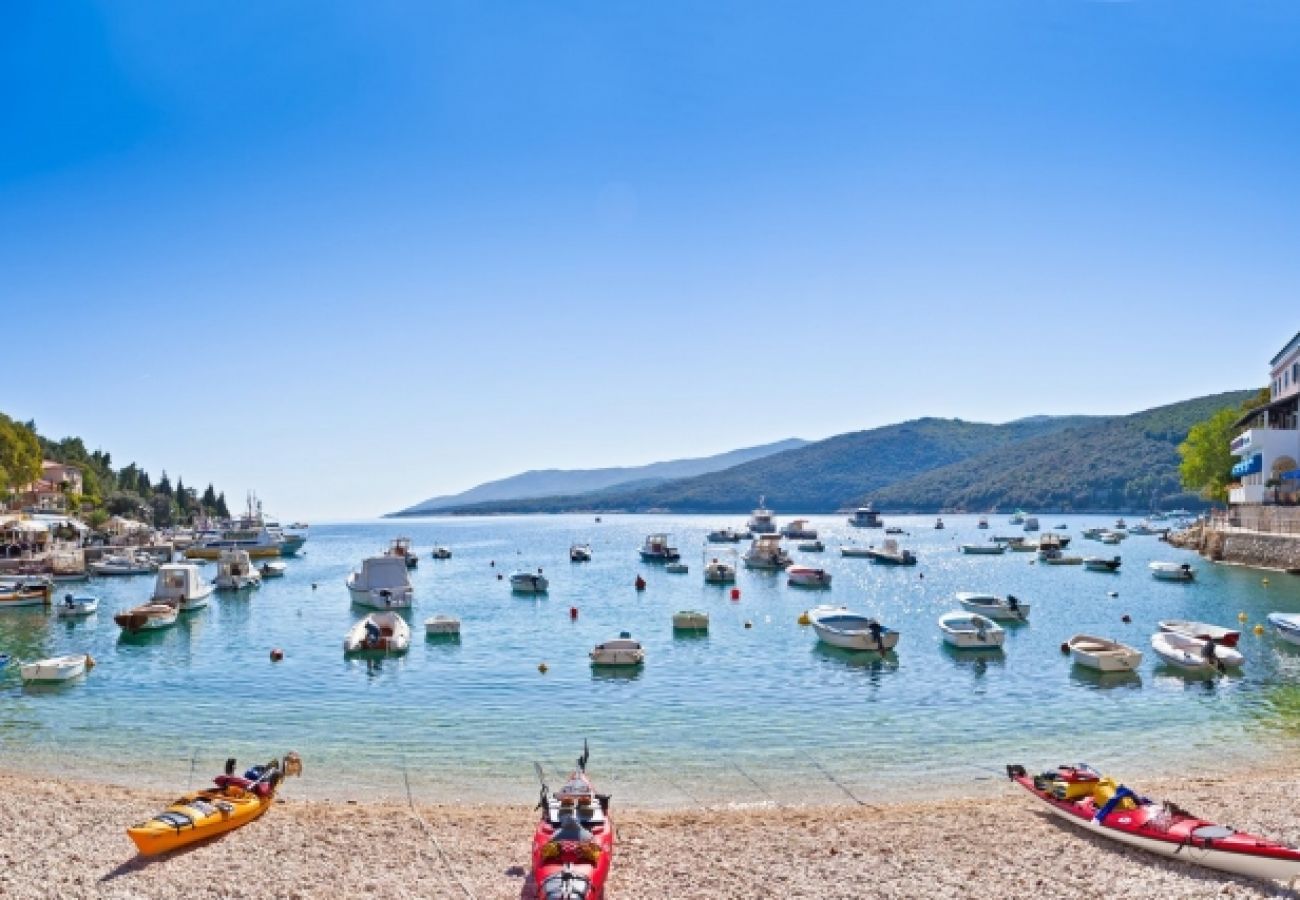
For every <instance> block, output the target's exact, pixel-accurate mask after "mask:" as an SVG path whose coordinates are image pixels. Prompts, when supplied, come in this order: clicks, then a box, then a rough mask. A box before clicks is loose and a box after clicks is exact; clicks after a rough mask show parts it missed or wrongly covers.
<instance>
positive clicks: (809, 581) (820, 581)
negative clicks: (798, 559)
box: [785, 566, 831, 588]
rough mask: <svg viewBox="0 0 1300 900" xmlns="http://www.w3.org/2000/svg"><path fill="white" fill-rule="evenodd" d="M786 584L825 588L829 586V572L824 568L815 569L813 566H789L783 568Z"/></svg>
mask: <svg viewBox="0 0 1300 900" xmlns="http://www.w3.org/2000/svg"><path fill="white" fill-rule="evenodd" d="M785 574H786V584H787V585H789V586H790V587H817V588H827V587H830V586H831V573H830V572H827V571H826V570H825V569H817V568H814V567H813V566H790V567H789V568H787V569H786V570H785Z"/></svg>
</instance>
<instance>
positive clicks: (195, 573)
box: [149, 563, 213, 612]
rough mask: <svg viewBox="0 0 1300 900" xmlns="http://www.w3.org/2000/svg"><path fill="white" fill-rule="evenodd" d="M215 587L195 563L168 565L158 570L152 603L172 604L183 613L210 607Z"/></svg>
mask: <svg viewBox="0 0 1300 900" xmlns="http://www.w3.org/2000/svg"><path fill="white" fill-rule="evenodd" d="M212 589H213V585H212V583H211V582H209V581H207V580H206V579H205V578H204V577H203V573H202V572H200V571H199V567H198V566H196V565H195V564H194V563H167V564H166V565H163V566H160V567H159V568H158V577H157V578H156V579H154V584H153V596H152V597H151V598H149V602H150V603H170V604H171V605H173V606H175V607H177V608H178V609H179V610H180V611H181V612H189V611H190V610H195V609H202V608H203V607H205V606H207V605H208V598H209V597H211V596H212Z"/></svg>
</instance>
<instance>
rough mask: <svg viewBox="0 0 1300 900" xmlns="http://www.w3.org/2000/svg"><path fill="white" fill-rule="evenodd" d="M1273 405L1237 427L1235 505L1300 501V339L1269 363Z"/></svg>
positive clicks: (1231, 496) (1251, 414) (1232, 497)
mask: <svg viewBox="0 0 1300 900" xmlns="http://www.w3.org/2000/svg"><path fill="white" fill-rule="evenodd" d="M1269 365H1270V366H1271V372H1270V373H1269V401H1268V403H1266V404H1264V405H1263V406H1261V407H1259V408H1258V409H1252V410H1251V411H1250V412H1248V413H1246V415H1244V416H1242V417H1241V419H1240V420H1239V421H1238V422H1237V426H1238V427H1239V428H1244V429H1245V430H1244V431H1242V432H1241V434H1239V435H1237V437H1236V438H1234V439H1233V441H1232V455H1233V456H1236V457H1238V462H1237V464H1236V465H1235V466H1233V467H1232V475H1233V477H1234V478H1235V479H1236V482H1235V483H1234V484H1233V485H1232V487H1231V488H1230V489H1229V492H1228V500H1229V502H1231V503H1266V502H1267V503H1273V502H1276V501H1282V502H1296V501H1298V500H1300V430H1297V425H1298V424H1300V423H1298V422H1297V416H1296V407H1297V405H1298V404H1300V334H1297V335H1296V336H1295V337H1293V338H1291V341H1290V342H1289V343H1288V344H1287V345H1286V346H1285V347H1283V348H1282V352H1281V353H1279V354H1278V355H1277V356H1275V357H1273V359H1272V360H1271V361H1270V362H1269Z"/></svg>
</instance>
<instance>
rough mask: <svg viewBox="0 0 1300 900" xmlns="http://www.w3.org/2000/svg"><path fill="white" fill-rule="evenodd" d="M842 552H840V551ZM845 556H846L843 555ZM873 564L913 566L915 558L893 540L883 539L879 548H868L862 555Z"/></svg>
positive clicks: (909, 551) (910, 552)
mask: <svg viewBox="0 0 1300 900" xmlns="http://www.w3.org/2000/svg"><path fill="white" fill-rule="evenodd" d="M841 552H842V551H841ZM844 555H845V556H847V555H848V554H847V553H846V554H844ZM862 555H863V556H865V557H867V559H869V560H871V561H872V562H873V563H879V564H881V565H886V566H914V565H916V557H915V556H914V555H913V554H912V551H911V550H903V549H901V548H900V547H899V546H898V541H896V540H894V539H893V538H885V541H884V543H882V544H881V545H880V548H879V549H877V548H875V547H868V548H867V549H866V552H865V553H863V554H862Z"/></svg>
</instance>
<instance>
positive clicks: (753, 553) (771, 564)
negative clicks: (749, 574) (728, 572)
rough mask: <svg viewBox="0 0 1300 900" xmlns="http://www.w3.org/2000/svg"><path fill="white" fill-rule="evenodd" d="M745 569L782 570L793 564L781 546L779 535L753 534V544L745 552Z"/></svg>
mask: <svg viewBox="0 0 1300 900" xmlns="http://www.w3.org/2000/svg"><path fill="white" fill-rule="evenodd" d="M744 560H745V568H747V569H784V568H785V567H786V566H788V565H790V563H792V562H794V560H792V559H791V558H790V554H788V553H786V552H785V549H784V548H783V547H782V546H781V536H780V535H779V534H757V533H756V534H755V535H754V542H753V543H752V544H750V545H749V549H748V550H746V551H745V556H744Z"/></svg>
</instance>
